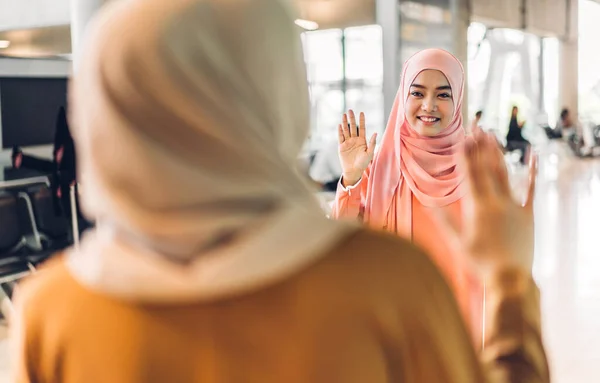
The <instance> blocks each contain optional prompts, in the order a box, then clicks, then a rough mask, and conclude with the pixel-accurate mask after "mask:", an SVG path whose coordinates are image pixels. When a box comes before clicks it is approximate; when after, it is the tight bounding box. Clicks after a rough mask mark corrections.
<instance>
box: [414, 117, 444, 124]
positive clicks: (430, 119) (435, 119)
mask: <svg viewBox="0 0 600 383" xmlns="http://www.w3.org/2000/svg"><path fill="white" fill-rule="evenodd" d="M417 119H419V120H421V121H423V122H425V123H428V124H434V123H436V122H438V121H440V118H438V117H430V116H419V117H417Z"/></svg>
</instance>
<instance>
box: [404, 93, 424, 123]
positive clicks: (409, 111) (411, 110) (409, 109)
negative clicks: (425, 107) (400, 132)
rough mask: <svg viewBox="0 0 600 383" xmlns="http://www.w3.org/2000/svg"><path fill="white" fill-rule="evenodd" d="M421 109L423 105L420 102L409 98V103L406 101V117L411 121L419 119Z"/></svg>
mask: <svg viewBox="0 0 600 383" xmlns="http://www.w3.org/2000/svg"><path fill="white" fill-rule="evenodd" d="M420 108H421V105H420V103H419V102H418V101H416V100H413V99H410V98H409V99H408V101H406V104H405V105H404V111H405V112H406V117H408V118H409V119H411V120H414V119H415V118H417V115H418V112H419V109H420Z"/></svg>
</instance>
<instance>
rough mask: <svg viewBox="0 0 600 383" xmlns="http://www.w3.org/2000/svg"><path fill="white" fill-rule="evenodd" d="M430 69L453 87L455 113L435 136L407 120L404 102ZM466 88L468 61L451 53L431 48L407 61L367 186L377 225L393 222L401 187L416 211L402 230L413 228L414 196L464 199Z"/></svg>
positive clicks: (403, 203) (444, 201)
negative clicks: (461, 165)
mask: <svg viewBox="0 0 600 383" xmlns="http://www.w3.org/2000/svg"><path fill="white" fill-rule="evenodd" d="M426 69H435V70H439V71H440V72H442V73H443V74H444V75H445V76H446V78H447V79H448V82H449V84H450V86H451V87H452V97H453V101H454V117H453V118H452V122H451V123H450V125H448V127H447V128H446V129H444V130H443V131H442V132H440V133H439V134H438V135H437V136H434V137H425V136H422V135H420V134H419V133H417V132H416V131H415V130H414V129H413V128H412V127H411V126H410V125H409V123H408V122H407V121H406V117H405V110H404V104H405V103H406V101H407V99H408V95H409V88H410V85H411V84H412V83H413V81H414V80H415V78H416V77H417V76H418V75H419V73H421V72H422V71H424V70H426ZM463 91H464V70H463V66H462V64H461V63H460V61H458V59H457V58H456V57H454V56H453V55H452V54H450V53H449V52H446V51H444V50H442V49H426V50H423V51H420V52H418V53H417V54H415V55H413V56H412V57H411V58H410V59H408V60H407V61H406V63H405V64H404V68H403V70H402V77H401V79H400V88H399V90H398V93H397V95H396V100H395V102H394V107H393V109H392V112H391V115H390V119H389V121H388V125H387V129H386V132H385V134H384V136H383V142H382V145H381V148H380V150H379V152H378V154H377V155H376V157H375V159H374V162H373V165H372V170H371V175H370V182H369V185H368V189H367V196H366V197H367V201H368V203H367V204H366V210H365V219H366V221H367V222H369V223H370V224H371V225H372V226H375V227H378V228H381V227H385V226H386V225H387V216H388V211H389V209H390V206H391V204H392V201H393V199H394V196H395V195H396V194H397V190H398V189H400V193H399V197H400V200H399V201H398V209H402V210H403V211H407V212H410V214H402V217H405V219H404V221H403V222H399V229H401V230H402V232H404V233H406V234H411V233H412V196H413V195H414V196H415V197H416V198H417V200H418V201H419V202H420V203H421V204H422V205H423V206H426V207H444V206H448V205H450V204H452V203H453V202H456V201H458V200H459V199H460V198H461V197H462V196H463V195H464V190H463V188H462V187H460V186H461V184H462V182H463V179H464V175H463V173H462V172H460V171H459V169H457V162H456V157H455V153H456V152H457V150H458V149H459V148H460V146H462V145H463V143H464V141H465V131H464V129H463V119H462V114H461V110H462V99H463Z"/></svg>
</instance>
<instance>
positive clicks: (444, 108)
mask: <svg viewBox="0 0 600 383" xmlns="http://www.w3.org/2000/svg"><path fill="white" fill-rule="evenodd" d="M405 111H406V120H407V122H408V123H409V124H410V126H412V128H413V129H414V130H415V131H416V132H417V133H419V134H421V135H423V136H427V137H432V136H435V135H437V134H439V133H440V132H441V131H442V130H444V129H445V128H447V127H448V125H450V122H452V118H453V117H454V100H453V98H452V89H451V87H450V84H449V83H448V79H447V78H446V76H444V74H443V73H442V72H440V71H438V70H434V69H427V70H424V71H422V72H421V73H419V75H418V76H417V78H415V80H414V81H413V83H412V84H411V86H410V89H409V94H408V99H407V100H406V104H405Z"/></svg>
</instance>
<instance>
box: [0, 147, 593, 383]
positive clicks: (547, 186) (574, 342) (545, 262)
mask: <svg viewBox="0 0 600 383" xmlns="http://www.w3.org/2000/svg"><path fill="white" fill-rule="evenodd" d="M524 170H525V169H516V170H515V181H516V183H519V180H521V179H524V178H525V177H524V175H525V172H524ZM536 200H537V203H536V225H537V227H536V246H537V248H536V260H535V266H534V275H535V278H536V280H537V281H538V284H539V285H540V288H541V289H542V299H543V302H542V305H543V306H542V310H543V321H544V332H545V341H546V346H547V351H548V354H549V357H550V362H551V367H552V374H553V382H556V383H597V382H599V381H600V321H599V319H598V318H600V160H599V159H596V160H582V159H578V158H575V157H574V156H573V155H572V154H571V153H570V151H569V150H568V148H567V147H566V146H564V145H563V144H561V143H550V144H549V145H546V146H544V147H543V149H541V151H540V169H539V182H538V193H537V196H536ZM4 332H5V331H3V329H1V328H0V339H2V338H4V337H5V336H3V335H2V334H3V333H4ZM7 364H8V351H7V349H6V341H5V340H3V341H0V383H4V382H8V377H7V375H6V370H7Z"/></svg>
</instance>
